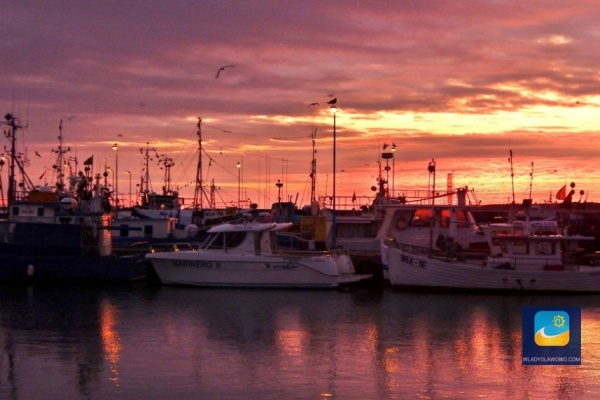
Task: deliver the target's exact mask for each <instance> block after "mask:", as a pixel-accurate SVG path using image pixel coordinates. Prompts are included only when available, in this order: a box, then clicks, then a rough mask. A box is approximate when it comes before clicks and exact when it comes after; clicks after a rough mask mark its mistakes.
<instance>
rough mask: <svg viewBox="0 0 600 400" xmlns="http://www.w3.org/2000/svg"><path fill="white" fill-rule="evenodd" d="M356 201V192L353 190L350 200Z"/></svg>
mask: <svg viewBox="0 0 600 400" xmlns="http://www.w3.org/2000/svg"><path fill="white" fill-rule="evenodd" d="M355 201H356V192H354V194H353V195H352V202H353V203H354V202H355Z"/></svg>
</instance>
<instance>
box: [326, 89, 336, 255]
mask: <svg viewBox="0 0 600 400" xmlns="http://www.w3.org/2000/svg"><path fill="white" fill-rule="evenodd" d="M328 103H329V104H331V107H329V109H330V110H331V112H332V113H333V209H332V212H333V214H332V216H331V233H332V239H331V247H332V248H334V249H335V248H336V247H337V240H336V237H337V216H336V214H337V213H336V210H335V187H336V185H335V169H336V168H335V161H336V160H335V158H336V148H335V145H336V143H335V142H336V126H335V114H336V113H337V107H336V105H335V104H336V103H337V98H335V99H333V100H330V101H329V102H328Z"/></svg>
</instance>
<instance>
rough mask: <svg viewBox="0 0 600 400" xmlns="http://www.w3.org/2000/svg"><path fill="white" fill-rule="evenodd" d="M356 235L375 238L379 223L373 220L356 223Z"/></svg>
mask: <svg viewBox="0 0 600 400" xmlns="http://www.w3.org/2000/svg"><path fill="white" fill-rule="evenodd" d="M356 236H357V237H360V238H374V237H376V236H377V224H376V223H375V222H371V223H369V224H358V225H356Z"/></svg>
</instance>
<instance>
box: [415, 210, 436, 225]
mask: <svg viewBox="0 0 600 400" xmlns="http://www.w3.org/2000/svg"><path fill="white" fill-rule="evenodd" d="M431 215H432V212H431V210H430V209H427V210H417V211H415V214H414V215H413V218H412V220H411V221H410V226H414V227H422V226H429V224H431Z"/></svg>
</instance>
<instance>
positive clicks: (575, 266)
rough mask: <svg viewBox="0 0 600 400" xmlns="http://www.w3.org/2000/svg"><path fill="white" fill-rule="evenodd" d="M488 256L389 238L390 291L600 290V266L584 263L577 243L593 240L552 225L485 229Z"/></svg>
mask: <svg viewBox="0 0 600 400" xmlns="http://www.w3.org/2000/svg"><path fill="white" fill-rule="evenodd" d="M482 229H483V232H484V235H485V238H486V241H487V243H488V245H489V248H490V250H489V252H487V253H486V254H484V255H482V254H481V253H479V254H473V253H472V252H468V251H462V250H461V249H460V248H458V247H456V248H454V249H445V250H434V249H432V248H431V247H422V246H416V245H411V244H407V243H401V242H398V241H395V240H393V239H392V240H388V241H386V243H385V246H386V247H387V252H386V254H387V263H388V268H389V279H390V283H391V284H392V286H393V287H416V288H443V289H460V290H499V291H510V290H512V291H532V292H546V291H547V292H600V268H599V267H597V266H594V265H593V264H594V263H590V262H583V260H584V258H583V257H582V256H581V250H580V248H579V247H578V243H580V242H584V241H591V240H594V238H593V237H588V236H571V235H568V234H567V233H566V232H562V231H561V230H560V229H559V227H558V224H557V222H556V221H550V220H541V221H529V220H527V221H514V222H511V223H493V224H489V225H487V226H484V227H483V228H482Z"/></svg>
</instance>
